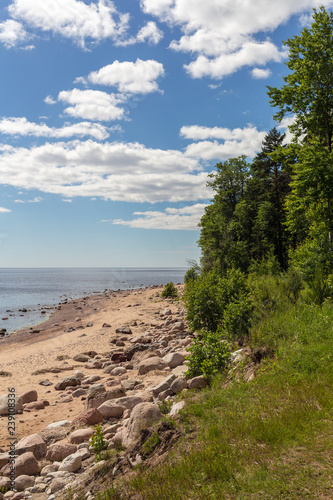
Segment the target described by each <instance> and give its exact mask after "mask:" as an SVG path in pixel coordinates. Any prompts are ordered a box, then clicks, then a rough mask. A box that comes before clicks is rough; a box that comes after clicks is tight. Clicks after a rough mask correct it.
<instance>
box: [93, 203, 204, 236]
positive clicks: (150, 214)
mask: <svg viewBox="0 0 333 500" xmlns="http://www.w3.org/2000/svg"><path fill="white" fill-rule="evenodd" d="M206 206H207V205H206V204H204V203H197V204H196V205H190V206H187V207H183V208H166V209H165V211H164V212H160V211H145V212H134V214H133V215H139V216H142V217H136V218H135V219H132V220H122V219H115V220H113V221H112V223H113V224H120V225H123V226H129V227H133V228H138V229H173V230H175V229H176V230H182V231H184V230H187V231H194V230H197V229H198V223H199V222H200V219H201V217H202V216H203V214H204V211H205V207H206ZM102 222H109V221H108V220H104V221H102Z"/></svg>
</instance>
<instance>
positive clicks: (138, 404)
mask: <svg viewBox="0 0 333 500" xmlns="http://www.w3.org/2000/svg"><path fill="white" fill-rule="evenodd" d="M103 326H104V328H110V325H106V324H105V325H103ZM135 326H137V325H136V322H132V324H131V325H126V326H124V327H122V328H119V329H118V330H116V333H118V334H119V335H118V337H116V338H114V339H112V340H111V341H110V344H111V349H110V352H108V353H107V355H105V354H104V355H103V354H98V353H96V352H89V353H79V354H77V355H76V356H74V358H73V360H74V361H77V362H79V363H81V364H82V363H84V367H85V368H86V369H87V371H88V370H89V369H94V370H100V375H96V374H95V375H89V374H87V373H85V371H86V370H84V371H82V370H75V371H74V373H73V375H70V376H66V377H64V378H62V379H61V380H60V381H59V382H58V383H57V384H56V385H54V390H56V391H59V399H58V401H57V402H56V403H53V404H58V403H59V402H62V403H63V402H69V401H73V400H74V398H77V400H78V402H79V401H81V402H82V404H83V405H84V408H83V411H81V413H80V414H79V415H78V416H77V417H76V418H74V420H72V421H69V420H63V421H60V422H55V423H53V424H50V425H48V426H47V427H46V428H45V429H44V430H43V431H42V432H40V433H39V434H32V435H30V436H27V437H25V438H23V439H21V440H20V441H19V443H18V444H17V445H16V453H17V457H16V461H15V467H16V479H15V490H10V491H8V492H7V493H5V494H4V495H2V494H1V493H0V500H1V499H2V496H3V497H4V498H11V499H12V500H19V499H21V498H31V497H33V496H34V494H39V495H40V494H43V498H45V499H46V498H47V499H48V500H52V499H53V498H56V497H57V496H60V495H61V492H62V490H64V489H66V488H69V487H70V488H72V489H73V490H75V488H76V487H77V486H78V484H79V483H80V481H81V482H82V480H84V478H85V476H86V475H87V474H89V473H91V470H92V469H93V468H94V467H97V466H98V464H95V457H94V448H93V447H92V445H91V440H90V438H91V436H92V435H93V434H94V433H95V432H96V430H95V428H94V427H93V426H94V425H96V424H100V425H101V426H102V429H103V435H104V438H105V440H106V442H107V447H108V448H109V449H112V448H118V447H119V446H122V447H123V448H125V449H128V448H130V447H132V446H134V445H135V443H136V441H137V439H138V437H139V430H141V429H144V428H149V427H150V426H151V425H152V424H154V423H155V422H157V421H158V420H159V419H160V418H161V417H162V413H161V410H160V407H159V405H160V403H161V401H163V400H170V401H171V404H172V406H171V415H176V414H177V413H178V412H179V410H180V409H181V408H182V406H183V401H179V402H175V401H174V398H175V396H176V395H177V394H179V393H181V392H182V391H185V390H188V389H201V388H203V387H205V385H206V381H205V380H204V379H203V378H202V377H195V378H193V379H190V380H188V379H187V378H186V377H185V375H184V373H185V372H186V369H187V367H186V364H185V361H186V359H185V356H186V355H187V354H188V352H187V351H186V347H188V346H189V345H190V344H191V342H192V335H191V334H190V333H189V332H188V330H187V328H186V323H185V319H184V311H183V310H182V309H178V310H177V311H176V313H175V314H172V312H171V310H170V309H165V310H163V311H161V312H159V313H158V317H157V318H156V321H154V322H153V323H152V324H151V325H150V327H149V331H147V332H145V333H143V334H140V335H135V334H133V332H132V328H134V327H135ZM147 374H148V375H151V374H157V375H159V377H160V378H161V376H162V377H163V375H165V376H164V378H163V379H162V381H161V382H160V383H158V384H157V385H153V386H152V385H150V386H149V385H148V386H147V382H146V381H145V378H146V375H147ZM42 382H43V383H44V384H43V385H45V382H46V381H42ZM50 384H51V385H52V383H51V382H50ZM46 385H47V384H46ZM47 405H49V402H48V401H46V400H43V399H40V400H39V399H38V395H37V392H36V391H29V392H27V393H25V394H22V395H21V396H20V397H17V398H16V408H15V410H16V412H22V411H29V410H31V409H34V410H37V409H43V408H45V406H47ZM6 410H7V411H8V405H7V395H4V396H2V397H0V415H5V414H6ZM1 451H3V450H0V488H1V487H4V488H8V487H9V486H10V479H9V475H10V464H9V455H8V454H7V453H1ZM140 460H141V457H137V461H136V463H138V461H140ZM133 465H135V464H133ZM0 491H1V489H0ZM86 497H87V499H88V500H91V498H92V496H91V495H90V497H91V498H90V497H89V495H88V496H87V495H86ZM38 498H41V497H40V496H39V497H38Z"/></svg>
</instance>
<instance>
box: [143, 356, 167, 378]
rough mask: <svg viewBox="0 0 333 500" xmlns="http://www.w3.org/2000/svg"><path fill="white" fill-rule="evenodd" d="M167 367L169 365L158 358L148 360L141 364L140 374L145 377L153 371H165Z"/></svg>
mask: <svg viewBox="0 0 333 500" xmlns="http://www.w3.org/2000/svg"><path fill="white" fill-rule="evenodd" d="M167 366H168V365H167V364H166V363H165V362H164V361H162V359H161V358H158V357H153V358H148V359H145V360H143V361H141V363H140V364H139V368H138V374H139V375H145V374H146V373H148V372H150V371H153V370H165V368H167Z"/></svg>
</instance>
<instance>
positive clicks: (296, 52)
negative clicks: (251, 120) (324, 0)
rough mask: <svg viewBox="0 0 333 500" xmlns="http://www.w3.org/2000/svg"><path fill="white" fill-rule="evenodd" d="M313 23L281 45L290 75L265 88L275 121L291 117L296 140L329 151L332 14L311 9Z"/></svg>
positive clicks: (332, 105)
mask: <svg viewBox="0 0 333 500" xmlns="http://www.w3.org/2000/svg"><path fill="white" fill-rule="evenodd" d="M313 19H314V22H313V23H312V24H311V27H310V28H303V30H302V32H301V34H300V35H299V36H294V37H293V38H288V40H287V41H285V42H284V45H286V46H287V47H288V49H289V59H288V61H287V63H286V64H287V66H288V68H289V70H290V73H289V74H288V75H287V76H285V77H284V78H283V79H284V81H285V82H286V83H285V85H283V86H282V87H281V88H280V89H279V88H275V87H268V95H269V97H270V98H271V101H270V104H271V105H272V106H275V107H277V108H279V111H278V112H277V113H276V114H275V115H274V118H275V119H276V120H278V121H281V120H282V119H283V118H284V117H285V116H286V115H288V114H294V115H295V122H294V124H293V125H292V126H291V127H290V129H291V131H292V132H294V133H295V135H296V137H301V136H304V138H303V139H304V140H305V141H306V142H308V143H310V144H311V143H312V142H313V140H314V139H315V140H316V141H317V142H318V143H319V144H321V145H323V146H324V147H326V148H328V150H329V151H331V148H332V134H333V13H332V12H331V13H327V12H326V10H325V9H324V7H321V8H320V9H319V11H317V10H316V9H314V13H313Z"/></svg>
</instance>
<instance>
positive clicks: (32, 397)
mask: <svg viewBox="0 0 333 500" xmlns="http://www.w3.org/2000/svg"><path fill="white" fill-rule="evenodd" d="M20 398H21V400H22V404H26V403H31V402H32V401H37V399H38V397H37V391H34V390H31V391H27V392H24V393H23V394H21V396H20Z"/></svg>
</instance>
